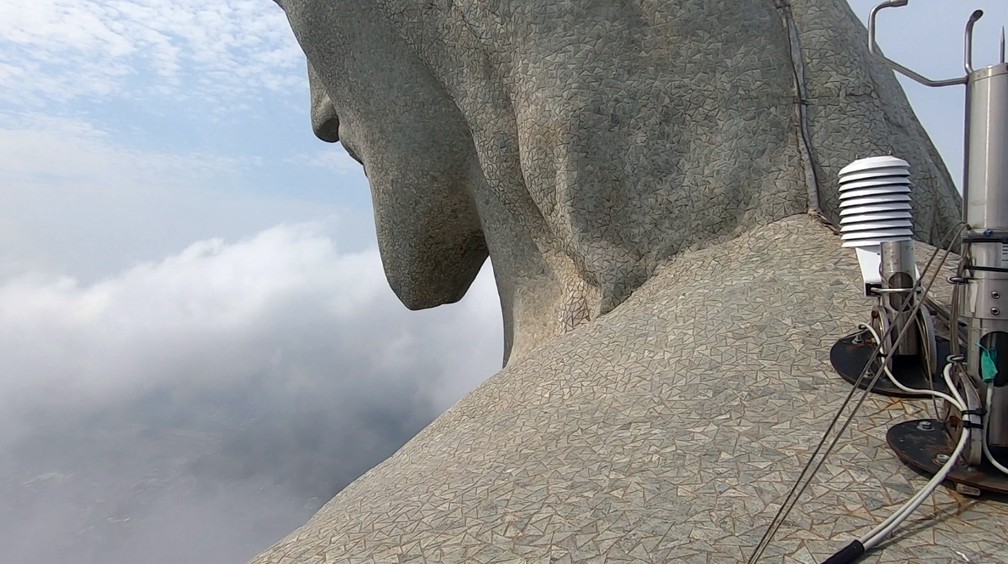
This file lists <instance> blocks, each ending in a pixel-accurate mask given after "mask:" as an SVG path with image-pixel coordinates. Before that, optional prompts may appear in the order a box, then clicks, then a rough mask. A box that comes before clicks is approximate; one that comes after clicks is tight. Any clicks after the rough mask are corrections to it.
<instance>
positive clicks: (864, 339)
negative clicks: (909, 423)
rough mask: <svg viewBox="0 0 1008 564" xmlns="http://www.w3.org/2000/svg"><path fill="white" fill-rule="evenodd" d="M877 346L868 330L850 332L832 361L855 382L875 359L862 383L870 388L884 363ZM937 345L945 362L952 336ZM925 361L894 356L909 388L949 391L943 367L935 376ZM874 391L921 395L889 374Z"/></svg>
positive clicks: (898, 374)
mask: <svg viewBox="0 0 1008 564" xmlns="http://www.w3.org/2000/svg"><path fill="white" fill-rule="evenodd" d="M875 346H876V344H875V341H873V340H872V337H871V333H869V332H868V331H864V332H860V333H853V334H851V335H847V336H846V337H844V338H842V339H840V340H839V341H837V342H836V344H834V345H833V348H831V349H830V363H832V364H833V368H834V369H835V370H836V371H837V373H839V374H840V376H841V377H842V378H843V379H844V380H847V381H848V382H850V383H851V384H854V383H855V382H857V380H858V376H860V375H861V371H862V370H863V369H864V367H865V364H868V363H869V362H871V366H869V367H868V373H867V374H866V375H865V377H864V380H862V381H861V384H860V385H859V386H858V387H860V388H861V389H862V390H863V389H865V388H866V387H868V383H869V382H871V379H872V377H873V376H874V375H875V371H876V370H878V368H879V366H880V365H881V360H882V359H881V358H880V357H879V356H878V355H876V354H875ZM936 348H937V356H938V358H939V359H940V363H941V364H942V365H944V363H945V358H946V357H947V356H948V355H949V348H950V347H949V342H948V339H944V338H942V337H938V338H937V347H936ZM922 364H923V363H922V361H920V360H919V359H917V358H903V357H899V356H897V357H894V358H893V359H892V370H893V374H894V375H895V376H896V378H897V379H899V381H900V383H901V384H903V385H904V386H906V387H908V388H917V389H923V390H935V391H938V392H943V393H946V394H947V393H948V386H946V385H945V379H944V378H942V376H941V370H938V371H936V372H935V373H934V376H931V375H929V374H928V372H929V371H927V370H925V369H924V366H923V365H922ZM872 391H873V392H875V393H877V394H882V395H885V396H894V397H901V398H905V397H918V396H915V395H913V394H908V393H906V392H904V391H903V390H901V389H899V388H897V387H896V386H895V385H894V384H893V383H892V381H890V380H889V378H888V377H886V375H885V374H883V375H882V376H881V377H880V378H879V379H878V382H875V387H873V388H872Z"/></svg>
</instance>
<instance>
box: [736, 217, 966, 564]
mask: <svg viewBox="0 0 1008 564" xmlns="http://www.w3.org/2000/svg"><path fill="white" fill-rule="evenodd" d="M965 227H966V224H965V223H964V222H959V223H957V224H955V225H953V226H952V227H951V228H950V229H949V230H948V232H947V233H946V234H945V237H943V238H942V243H943V244H942V246H941V247H936V248H935V249H934V251H933V252H932V253H931V256H930V257H929V258H928V261H927V264H925V266H924V269H923V272H924V274H922V276H921V278H920V279H918V280H917V282H916V283H915V284H914V288H913V290H914V291H917V290H918V289H919V288H920V286H921V282H922V281H923V279H924V278H925V277H926V275H927V273H928V272H931V266H932V265H933V264H934V260H935V258H937V256H938V254H939V252H941V251H942V250H944V251H945V253H944V255H943V256H942V259H941V262H940V263H939V265H938V267H937V268H936V269H935V272H934V274H933V275H932V277H931V280H930V282H928V284H927V287H925V288H924V289H923V292H922V294H927V292H928V291H929V290H930V289H931V286H932V285H934V282H935V280H937V278H938V272H937V271H938V270H940V269H941V267H942V265H944V264H945V260H946V259H947V258H948V255H949V253H950V252H951V248H950V245H952V244H953V243H954V241H955V238H956V236H958V235H959V234H960V233H961V232H962V230H963V229H964V228H965ZM923 303H924V301H923V300H916V302H915V304H914V307H913V308H912V310H911V312H910V316H911V317H913V316H916V315H917V311H918V310H920V308H921V306H922V305H923ZM908 327H909V325H905V326H903V328H902V330H901V331H899V333H898V334H897V336H896V339H895V342H897V343H898V342H900V341H901V340H902V338H903V337H904V336H905V334H906V332H907V329H908ZM892 328H893V326H890V327H889V328H888V329H887V330H886V331H885V333H884V336H885V337H888V336H889V333H890V332H891V331H892ZM881 346H882V343H881V341H880V342H879V343H878V344H877V348H876V351H875V353H874V354H878V352H879V350H880V349H881ZM894 353H895V348H894V349H893V350H892V351H889V353H888V354H887V355H886V357H885V358H884V359H883V361H882V366H883V367H884V366H885V364H886V363H888V362H889V360H890V359H891V358H892V356H893V354H894ZM868 366H869V364H866V365H865V367H864V368H863V369H862V370H861V374H860V375H859V376H858V379H857V381H856V382H855V383H854V386H852V387H851V390H850V392H848V394H847V397H846V398H844V401H843V403H842V404H841V405H840V408H839V409H838V410H837V412H836V414H835V415H834V416H833V419H832V420H831V421H830V423H829V425H828V426H827V428H826V431H825V432H824V433H823V436H822V438H821V439H820V441H819V444H818V445H817V446H816V448H815V450H814V451H813V452H812V454H811V456H809V459H808V462H806V464H805V466H804V468H802V471H801V473H800V474H799V476H798V479H797V480H796V481H795V483H794V484H793V485H792V486H791V489H790V491H788V494H787V496H785V499H784V502H783V503H782V504H781V506H780V508H778V510H777V513H776V514H775V515H774V518H773V519H772V520H771V522H770V524H769V525H768V526H767V530H766V531H765V532H764V533H763V537H762V538H760V541H759V543H757V545H756V547H755V548H754V549H753V552H752V554H750V555H749V559H748V563H749V564H754V563H755V562H757V561H759V558H760V557H761V556H762V555H763V552H765V551H766V549H767V547H768V546H769V545H770V542H771V541H772V540H773V537H774V535H775V534H776V533H777V531H778V530H779V529H780V527H781V525H783V523H784V520H785V519H787V516H788V515H789V514H790V512H791V510H792V509H793V508H794V506H795V504H796V503H797V501H798V499H799V498H800V497H801V495H802V493H804V491H805V489H806V488H808V486H809V484H811V482H812V479H813V478H814V477H815V475H816V473H818V472H819V469H820V468H822V465H823V464H824V463H825V461H826V458H827V457H828V456H829V455H830V453H831V452H832V451H833V448H834V447H835V446H836V444H837V442H838V441H839V440H840V437H841V436H843V433H844V431H846V429H847V427H848V426H849V425H850V423H851V421H852V420H853V418H854V415H855V414H856V413H857V411H858V409H859V408H860V407H861V405H862V404H863V403H864V401H865V399H867V397H868V393H869V391H870V390H871V389H872V388H874V387H875V383H876V382H878V379H879V378H880V377H881V376H882V373H883V371H882V367H879V369H878V370H876V371H875V374H874V376H873V377H872V379H871V381H870V383H869V384H868V385H867V386H866V387H865V388H864V390H863V392H862V394H861V397H860V398H859V399H858V401H857V403H856V404H855V405H854V409H853V410H852V411H851V413H850V415H848V417H847V419H846V420H845V421H844V423H843V425H841V427H840V431H839V432H838V433H837V434H836V436H835V437H834V439H833V441H832V442H831V443H830V445H829V446H828V447H827V448H826V451H825V453H824V454H823V455H822V457H821V458H820V459H819V461H818V463H816V465H815V467H814V468H812V464H813V463H814V462H815V461H816V458H817V457H818V456H819V454H820V452H821V451H822V448H823V445H824V444H825V443H826V440H827V439H828V438H829V435H830V433H832V432H833V429H834V428H835V427H836V424H837V422H838V421H839V420H840V417H841V416H842V415H843V412H844V410H845V409H846V408H847V406H848V405H849V404H850V401H851V399H852V398H853V397H854V393H855V391H856V390H857V389H858V388H859V386H860V384H861V382H862V381H863V380H864V379H865V376H866V375H867V373H868ZM810 468H812V471H811V474H809V469H810ZM806 474H808V477H807V479H806ZM803 481H804V484H803V483H802V482H803Z"/></svg>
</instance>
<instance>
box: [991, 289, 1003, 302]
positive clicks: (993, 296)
mask: <svg viewBox="0 0 1008 564" xmlns="http://www.w3.org/2000/svg"><path fill="white" fill-rule="evenodd" d="M991 297H992V298H994V299H995V300H996V299H998V298H1000V297H1001V292H998V291H997V290H995V291H993V292H991Z"/></svg>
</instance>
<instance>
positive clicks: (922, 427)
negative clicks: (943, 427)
mask: <svg viewBox="0 0 1008 564" xmlns="http://www.w3.org/2000/svg"><path fill="white" fill-rule="evenodd" d="M933 428H934V427H933V426H932V425H931V422H930V421H921V422H920V423H918V424H917V430H918V431H930V430H931V429H933Z"/></svg>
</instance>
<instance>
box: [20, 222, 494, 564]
mask: <svg viewBox="0 0 1008 564" xmlns="http://www.w3.org/2000/svg"><path fill="white" fill-rule="evenodd" d="M487 274H488V273H484V275H483V276H481V278H480V279H479V280H478V281H477V283H476V285H475V286H474V288H473V289H472V291H471V294H470V296H468V297H467V298H466V299H465V300H464V301H463V302H462V303H460V304H457V305H455V306H451V307H447V308H439V309H437V310H433V311H428V312H408V311H406V310H405V308H403V307H402V306H401V305H400V304H398V302H396V301H395V299H394V297H392V296H391V292H390V291H389V290H388V289H387V285H386V283H385V281H384V278H383V274H382V271H381V266H380V264H379V262H378V257H377V253H376V251H374V250H369V251H366V252H359V253H339V252H338V251H337V249H336V247H335V245H334V244H333V243H332V241H331V240H330V238H329V237H328V235H327V234H326V233H325V231H324V229H323V227H322V226H320V225H297V226H280V227H276V228H273V229H270V230H267V231H265V232H262V233H260V234H259V235H257V236H255V237H254V238H251V239H249V240H245V241H241V242H238V243H230V244H229V243H225V242H222V241H220V240H208V241H202V242H199V243H197V244H194V245H192V246H190V247H189V248H187V249H185V250H184V251H183V252H181V253H179V254H177V255H174V256H171V257H169V258H167V259H165V260H163V261H160V262H157V263H147V264H142V265H139V266H136V267H134V268H132V269H130V270H128V271H125V272H123V273H122V274H120V275H118V276H116V277H114V278H109V279H106V280H103V281H100V282H97V283H94V284H91V285H82V284H79V283H77V282H76V281H75V280H73V279H70V278H60V279H37V278H36V279H32V278H19V279H16V280H12V281H9V282H7V283H6V284H3V285H2V286H0V311H2V312H3V315H2V316H0V358H4V359H5V365H4V370H3V372H4V375H3V376H4V377H3V378H2V379H0V461H2V462H0V476H4V477H5V478H3V479H4V480H5V481H6V483H0V508H7V509H0V524H2V526H0V561H5V562H17V561H61V560H65V561H94V562H131V561H139V560H142V561H145V562H170V561H234V560H240V559H242V558H246V557H248V556H250V555H251V554H253V553H254V552H255V551H257V550H260V549H262V548H263V547H264V546H265V545H267V544H269V543H270V542H272V541H274V540H276V539H277V538H278V537H279V536H280V535H282V534H283V533H284V532H286V531H287V530H290V529H292V528H293V527H294V526H296V525H297V524H299V522H300V521H301V520H303V519H304V518H306V517H307V516H308V515H309V514H310V513H311V512H312V511H313V510H314V509H315V508H316V507H317V506H318V505H319V504H320V503H321V502H323V501H325V500H326V499H328V497H329V496H331V495H332V493H334V492H335V491H337V490H338V489H339V488H341V487H342V486H344V485H345V484H346V483H348V482H349V481H350V480H352V479H353V478H354V477H356V476H357V475H358V474H359V473H361V472H362V471H364V470H366V469H367V468H369V467H370V466H372V465H373V464H375V463H376V462H378V461H379V460H381V459H382V458H384V457H386V456H388V455H389V454H390V453H391V452H393V451H394V450H395V449H396V448H397V447H398V446H399V445H400V444H401V443H402V442H403V441H405V440H406V439H408V438H409V437H410V436H412V435H413V434H414V433H416V431H418V430H419V429H420V428H422V427H423V426H424V425H425V424H426V423H427V422H429V421H430V420H431V419H432V418H433V417H435V416H436V415H437V414H438V413H440V412H441V411H442V410H443V409H445V408H446V407H448V406H449V405H450V404H451V403H453V402H454V401H455V400H456V399H457V398H458V397H459V396H460V395H461V394H462V393H464V392H465V391H466V390H468V389H470V388H471V387H473V386H474V385H476V384H477V383H478V382H479V381H480V380H482V379H483V378H485V377H486V376H488V375H489V374H491V373H492V372H494V371H495V370H496V369H497V368H498V367H499V363H500V356H501V350H500V347H501V334H500V331H501V330H500V313H499V307H498V305H497V302H496V295H495V291H494V289H493V284H492V280H490V279H489V276H487ZM13 508H16V509H13ZM49 538H56V539H61V540H59V541H58V542H53V541H50V540H47V539H49ZM75 555H77V556H75ZM79 555H84V557H83V560H82V558H81V557H80V556H79Z"/></svg>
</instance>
